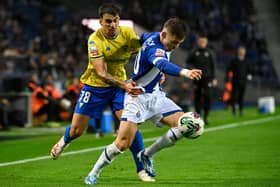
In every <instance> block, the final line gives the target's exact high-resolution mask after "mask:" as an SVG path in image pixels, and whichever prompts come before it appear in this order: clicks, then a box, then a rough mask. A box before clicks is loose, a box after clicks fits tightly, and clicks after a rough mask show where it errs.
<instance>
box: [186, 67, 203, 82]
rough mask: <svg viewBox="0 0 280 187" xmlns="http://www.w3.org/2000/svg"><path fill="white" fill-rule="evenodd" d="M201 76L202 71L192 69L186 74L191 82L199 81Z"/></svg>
mask: <svg viewBox="0 0 280 187" xmlns="http://www.w3.org/2000/svg"><path fill="white" fill-rule="evenodd" d="M201 76H202V70H200V69H192V70H189V71H188V72H187V77H188V78H189V79H192V80H199V79H201Z"/></svg>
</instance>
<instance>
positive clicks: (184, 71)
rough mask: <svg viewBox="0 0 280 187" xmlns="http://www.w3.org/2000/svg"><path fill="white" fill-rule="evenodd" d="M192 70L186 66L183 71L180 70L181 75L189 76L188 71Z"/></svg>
mask: <svg viewBox="0 0 280 187" xmlns="http://www.w3.org/2000/svg"><path fill="white" fill-rule="evenodd" d="M189 72H190V70H189V69H186V68H183V69H182V70H181V71H180V73H179V74H180V76H181V77H187V78H188V73H189Z"/></svg>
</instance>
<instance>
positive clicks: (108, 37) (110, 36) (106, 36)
mask: <svg viewBox="0 0 280 187" xmlns="http://www.w3.org/2000/svg"><path fill="white" fill-rule="evenodd" d="M101 33H102V34H103V36H104V37H105V38H106V39H109V40H113V39H115V38H117V37H118V35H119V33H120V32H119V30H118V31H117V32H116V34H115V35H108V34H106V33H105V32H103V30H101Z"/></svg>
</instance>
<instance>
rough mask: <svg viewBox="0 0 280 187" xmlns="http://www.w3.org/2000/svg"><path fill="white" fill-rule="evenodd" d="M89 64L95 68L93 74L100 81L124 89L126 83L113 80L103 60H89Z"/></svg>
mask: <svg viewBox="0 0 280 187" xmlns="http://www.w3.org/2000/svg"><path fill="white" fill-rule="evenodd" d="M91 63H92V64H93V66H94V67H95V72H96V74H97V75H98V77H99V78H100V79H102V80H103V81H104V82H106V83H108V84H110V85H112V86H118V87H121V88H123V89H125V87H126V83H125V82H124V81H121V80H118V79H116V78H114V77H113V76H112V75H111V74H109V73H108V72H107V63H106V62H105V60H104V58H98V59H94V60H91Z"/></svg>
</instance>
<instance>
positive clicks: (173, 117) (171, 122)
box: [160, 112, 184, 127]
mask: <svg viewBox="0 0 280 187" xmlns="http://www.w3.org/2000/svg"><path fill="white" fill-rule="evenodd" d="M183 114H184V112H175V113H173V114H170V115H168V116H165V117H163V118H162V119H161V120H160V122H161V123H163V124H166V125H168V126H169V127H177V125H178V120H179V118H180V117H181V116H182V115H183Z"/></svg>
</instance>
